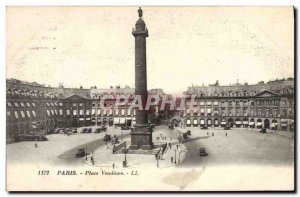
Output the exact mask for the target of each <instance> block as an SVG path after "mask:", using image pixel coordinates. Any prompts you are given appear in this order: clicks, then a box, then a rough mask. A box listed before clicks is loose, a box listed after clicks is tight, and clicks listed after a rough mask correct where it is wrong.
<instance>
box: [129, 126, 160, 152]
mask: <svg viewBox="0 0 300 197" xmlns="http://www.w3.org/2000/svg"><path fill="white" fill-rule="evenodd" d="M130 135H131V145H130V147H129V149H131V150H137V149H143V150H151V149H153V148H154V145H153V142H152V129H151V128H150V127H135V128H134V129H133V130H132V132H131V133H130Z"/></svg>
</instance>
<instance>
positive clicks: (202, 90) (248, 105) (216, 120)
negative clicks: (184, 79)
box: [173, 78, 295, 130]
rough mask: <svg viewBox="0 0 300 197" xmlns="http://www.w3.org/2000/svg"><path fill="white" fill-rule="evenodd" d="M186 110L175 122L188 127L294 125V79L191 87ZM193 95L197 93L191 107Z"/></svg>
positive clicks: (284, 128) (275, 127) (277, 126)
mask: <svg viewBox="0 0 300 197" xmlns="http://www.w3.org/2000/svg"><path fill="white" fill-rule="evenodd" d="M184 95H185V96H186V97H187V99H186V109H185V110H182V111H179V112H178V114H179V117H180V118H177V119H174V120H173V121H174V122H177V123H178V122H180V123H179V124H177V125H180V124H181V125H182V126H186V127H201V126H207V127H225V126H226V125H227V126H231V127H249V126H252V127H256V128H271V129H281V130H292V129H293V128H294V116H295V95H294V79H293V78H288V79H282V80H275V81H269V82H267V83H263V82H260V83H258V84H254V85H248V84H234V85H230V86H220V85H219V84H218V82H216V84H213V85H209V86H192V87H189V88H188V89H187V91H185V92H184ZM192 95H194V96H195V102H194V103H193V104H194V106H193V107H192V108H191V107H190V106H191V100H192Z"/></svg>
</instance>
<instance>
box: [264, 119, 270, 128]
mask: <svg viewBox="0 0 300 197" xmlns="http://www.w3.org/2000/svg"><path fill="white" fill-rule="evenodd" d="M264 123H265V129H270V121H269V119H265V121H264Z"/></svg>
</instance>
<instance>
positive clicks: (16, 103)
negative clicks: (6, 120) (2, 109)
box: [7, 102, 36, 107]
mask: <svg viewBox="0 0 300 197" xmlns="http://www.w3.org/2000/svg"><path fill="white" fill-rule="evenodd" d="M12 105H14V106H15V107H19V106H21V107H25V105H26V106H27V107H36V105H35V103H18V102H14V103H11V102H8V103H7V106H8V107H12Z"/></svg>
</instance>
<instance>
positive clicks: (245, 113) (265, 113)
mask: <svg viewBox="0 0 300 197" xmlns="http://www.w3.org/2000/svg"><path fill="white" fill-rule="evenodd" d="M288 110H289V115H293V110H292V108H289V109H288ZM198 112H200V113H199V114H200V115H205V114H207V115H212V110H211V109H206V113H205V109H200V110H193V111H190V110H189V109H187V110H186V114H187V115H190V114H191V113H192V114H193V115H194V116H197V115H198ZM240 112H241V113H240ZM272 112H273V113H272ZM218 113H219V111H218V109H214V113H213V114H214V115H218ZM225 114H228V115H229V116H233V115H237V116H240V115H243V116H248V115H250V114H251V115H255V116H256V115H257V116H274V117H277V116H278V110H277V109H273V110H272V109H265V110H264V111H263V110H262V109H258V110H257V114H254V110H251V112H250V113H248V110H245V109H244V110H242V111H236V112H234V111H233V110H227V113H226V111H225V109H222V110H221V115H225ZM184 115H185V114H184ZM281 115H282V116H284V117H285V116H286V115H287V109H282V114H281Z"/></svg>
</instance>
